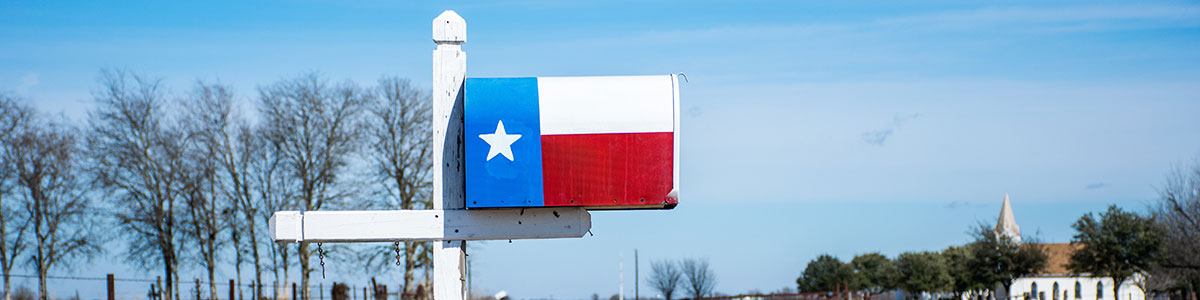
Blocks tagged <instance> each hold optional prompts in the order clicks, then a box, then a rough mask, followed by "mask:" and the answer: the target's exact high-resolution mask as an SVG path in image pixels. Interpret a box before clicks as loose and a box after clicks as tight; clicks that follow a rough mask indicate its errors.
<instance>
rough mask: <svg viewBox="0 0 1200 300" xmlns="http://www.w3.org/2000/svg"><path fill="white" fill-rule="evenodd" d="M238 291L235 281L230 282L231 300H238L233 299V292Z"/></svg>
mask: <svg viewBox="0 0 1200 300" xmlns="http://www.w3.org/2000/svg"><path fill="white" fill-rule="evenodd" d="M234 290H237V285H235V284H233V279H230V280H229V300H237V298H234V297H233V291H234Z"/></svg>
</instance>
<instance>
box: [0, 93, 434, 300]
mask: <svg viewBox="0 0 1200 300" xmlns="http://www.w3.org/2000/svg"><path fill="white" fill-rule="evenodd" d="M244 98H245V97H244V96H242V95H240V94H237V93H236V92H235V91H234V90H233V89H232V87H230V86H229V85H226V84H221V83H211V82H203V81H197V82H196V83H194V85H193V86H192V87H191V89H190V90H188V91H187V92H186V93H182V94H179V95H172V94H170V93H168V92H167V88H166V87H164V86H163V81H162V80H161V79H158V78H152V77H147V76H143V75H139V74H134V73H131V72H128V71H123V70H102V71H101V72H100V75H99V80H98V86H97V88H96V90H95V91H94V92H93V104H94V106H93V107H92V109H91V110H90V111H89V112H88V117H87V120H86V122H83V123H84V124H83V125H75V124H72V123H71V122H69V121H68V120H60V119H61V118H59V119H55V118H52V117H50V116H46V115H43V114H40V113H39V112H37V111H35V110H34V109H33V108H32V106H30V105H28V104H26V103H24V101H23V100H21V99H19V98H18V96H16V95H10V94H0V143H2V144H3V145H2V147H0V157H2V158H3V161H2V163H0V240H2V241H0V271H3V272H2V273H3V279H4V291H5V299H8V298H9V291H10V290H11V286H10V284H9V275H10V274H12V272H13V270H14V267H17V268H18V269H19V268H21V267H28V269H29V270H33V271H36V272H37V273H38V274H39V280H38V281H39V293H40V295H41V297H42V299H45V298H46V297H47V295H48V291H47V287H46V281H47V278H46V274H48V273H49V272H50V271H61V270H71V265H72V264H74V263H86V262H87V261H89V260H90V259H92V258H96V257H99V256H101V255H105V253H104V251H103V249H102V247H101V246H102V245H103V243H104V242H105V241H106V240H108V239H109V238H119V239H118V240H119V241H124V245H123V246H125V248H126V249H123V250H124V251H113V254H114V255H120V258H121V259H123V260H124V261H126V262H129V263H131V264H132V265H134V266H138V267H140V268H142V269H143V270H145V271H156V272H161V274H162V277H163V278H164V279H165V281H164V286H163V287H162V288H161V289H160V291H161V295H160V296H161V298H162V299H166V300H171V299H179V296H180V294H179V289H180V281H179V273H180V269H181V268H186V269H198V270H202V271H203V273H204V275H206V276H207V279H208V280H207V281H208V286H207V287H205V288H207V289H208V291H207V296H208V297H212V298H214V299H215V297H216V296H217V295H215V291H216V289H217V285H216V281H217V280H215V279H216V278H215V276H216V275H215V273H216V271H217V270H218V269H220V268H231V269H232V270H233V271H234V272H235V273H236V278H237V280H238V283H237V284H238V286H253V287H255V288H253V289H252V291H251V292H250V294H251V295H249V296H250V297H252V298H251V299H265V298H270V295H268V294H267V293H270V292H271V291H264V290H263V286H264V284H263V281H264V278H263V277H264V274H265V275H267V276H273V277H274V279H275V281H276V282H284V283H285V284H286V283H287V282H290V281H291V280H294V279H291V278H288V277H289V275H288V274H289V272H288V270H289V266H290V265H291V264H292V263H296V264H298V265H299V271H300V272H299V273H300V278H299V283H300V286H301V290H302V291H303V290H308V286H309V282H310V278H311V276H312V275H313V274H312V273H313V272H314V271H318V270H317V268H319V267H318V266H317V265H318V262H315V261H313V260H312V259H310V258H311V257H312V256H314V255H316V252H317V251H318V250H326V249H328V248H329V247H326V248H325V249H317V248H318V247H316V245H311V244H309V243H307V242H305V243H299V244H298V245H297V244H278V243H274V242H272V241H270V239H269V237H268V235H267V234H268V233H267V230H268V222H267V220H268V219H269V218H270V215H271V213H273V212H274V211H280V210H302V211H312V210H328V209H359V208H377V209H378V208H381V209H427V208H429V207H430V203H429V201H430V200H429V199H430V196H431V195H430V194H429V193H430V188H431V182H430V180H431V178H430V174H429V169H430V167H431V166H430V162H431V157H430V155H431V153H430V152H431V145H430V140H431V135H430V132H429V130H430V128H429V126H430V119H429V114H430V105H431V103H429V102H430V100H429V96H428V92H426V91H425V90H424V89H420V88H416V87H414V86H412V85H411V84H410V83H409V81H407V80H405V79H401V78H397V77H382V78H381V79H379V81H378V82H377V83H376V84H375V85H374V86H361V85H358V84H357V83H354V82H351V81H342V82H331V81H330V80H329V79H327V78H325V77H324V76H322V75H320V74H318V73H307V74H302V75H299V76H295V77H291V78H285V79H281V80H279V81H277V82H274V83H272V84H268V85H263V86H260V87H259V88H258V90H257V95H256V97H255V99H253V102H252V103H242V101H239V99H244ZM249 104H253V105H254V106H256V107H257V111H251V110H245V109H243V107H249V106H250V105H249ZM246 113H255V114H257V118H256V120H257V121H256V122H255V121H251V120H252V119H253V118H248V117H247V116H246V115H245V114H246ZM363 170H369V171H363ZM109 228H111V229H109ZM430 248H431V246H430V245H428V243H399V244H392V245H383V246H378V247H373V248H369V249H366V250H363V251H356V252H354V253H349V255H347V256H346V257H353V258H359V259H360V260H361V261H363V263H362V266H363V268H364V270H367V271H369V273H378V272H379V270H380V269H379V268H380V267H383V266H386V265H389V264H400V265H403V266H404V282H403V284H402V286H403V287H402V288H403V291H404V292H405V293H406V294H410V295H411V294H415V292H416V289H417V286H418V284H416V282H415V281H416V276H415V274H416V271H418V270H424V271H425V274H426V276H425V279H426V280H425V282H424V283H423V285H424V286H426V287H428V286H429V285H430V282H429V280H428V279H429V276H428V274H429V270H430V263H429V261H430V260H431V257H430V255H429V250H430ZM327 254H328V253H327ZM243 267H247V268H246V270H247V271H250V272H252V274H251V275H250V276H249V277H248V278H250V279H248V280H250V282H249V283H243V282H242V280H243V276H242V275H243V274H242V271H243ZM372 270H374V271H372ZM304 296H305V298H306V299H307V298H308V296H309V295H308V294H307V293H304Z"/></svg>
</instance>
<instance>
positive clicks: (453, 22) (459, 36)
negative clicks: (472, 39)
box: [433, 10, 467, 43]
mask: <svg viewBox="0 0 1200 300" xmlns="http://www.w3.org/2000/svg"><path fill="white" fill-rule="evenodd" d="M466 41H467V21H466V20H463V18H462V17H461V16H459V15H458V13H456V12H454V11H453V10H446V11H444V12H442V14H440V15H438V16H437V18H434V19H433V42H434V43H464V42H466Z"/></svg>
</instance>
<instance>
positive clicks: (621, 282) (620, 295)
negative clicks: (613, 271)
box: [617, 252, 625, 300]
mask: <svg viewBox="0 0 1200 300" xmlns="http://www.w3.org/2000/svg"><path fill="white" fill-rule="evenodd" d="M618 253H619V254H617V300H625V253H623V252H618Z"/></svg>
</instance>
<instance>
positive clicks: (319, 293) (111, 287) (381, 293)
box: [9, 274, 425, 300]
mask: <svg viewBox="0 0 1200 300" xmlns="http://www.w3.org/2000/svg"><path fill="white" fill-rule="evenodd" d="M9 277H12V278H30V279H37V278H38V276H37V275H28V274H9ZM46 279H49V280H70V281H97V282H98V283H99V282H103V284H104V287H105V290H106V292H107V293H105V294H104V295H103V296H101V297H94V296H93V295H87V296H81V297H80V298H79V299H80V300H82V299H108V300H116V299H117V293H116V289H117V288H118V287H121V286H125V285H119V284H118V283H121V282H128V283H134V284H135V285H141V284H145V286H146V287H147V289H146V292H145V294H143V296H144V298H143V297H141V296H139V297H128V296H126V297H122V299H128V298H135V299H148V300H162V299H163V298H162V295H161V292H162V291H161V287H162V277H161V276H160V277H158V278H156V279H148V278H117V277H115V276H114V275H113V274H107V275H106V276H104V277H88V276H46ZM176 285H177V286H178V289H179V291H180V293H179V294H180V298H181V299H200V300H253V298H254V297H253V294H254V293H253V291H254V288H255V285H254V284H253V283H249V284H241V285H238V284H237V282H236V280H234V279H229V281H228V282H217V284H216V287H217V289H218V290H215V291H208V287H209V282H208V281H204V280H199V279H196V280H190V281H181V282H177V283H176ZM289 285H290V286H289ZM338 285H343V286H345V287H346V291H345V293H344V294H342V295H339V296H342V297H345V298H341V297H335V296H334V295H333V294H334V291H333V289H334V287H335V286H338ZM54 286H57V285H51V287H54ZM371 287H374V290H375V292H374V293H370V292H369V291H370V290H371ZM259 288H261V289H262V293H263V299H260V300H297V299H305V297H304V291H302V290H300V289H299V287H298V285H297V284H296V283H295V282H291V283H287V284H279V283H278V282H273V283H271V284H265V283H264V284H263V285H261V286H259ZM327 288H328V290H327ZM309 289H310V291H309V292H312V293H314V294H312V295H310V296H309V297H308V298H307V299H308V300H326V299H329V300H388V299H402V298H403V299H423V298H424V295H425V293H424V291H423V287H421V288H418V289H419V290H421V291H418V292H417V293H416V294H415V295H403V294H401V292H400V291H399V289H397V290H396V292H391V293H389V292H388V288H387V285H386V284H376V283H375V282H370V283H368V284H364V285H363V286H361V287H360V286H351V285H347V284H346V283H339V282H333V284H332V285H331V286H329V287H326V286H325V284H324V283H323V282H318V283H317V284H316V285H315V286H311V287H309ZM360 289H361V291H362V293H361V294H359V293H357V292H358V291H359V290H360ZM138 294H141V293H140V292H139V293H138ZM126 295H128V293H126ZM392 297H395V298H392Z"/></svg>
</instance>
